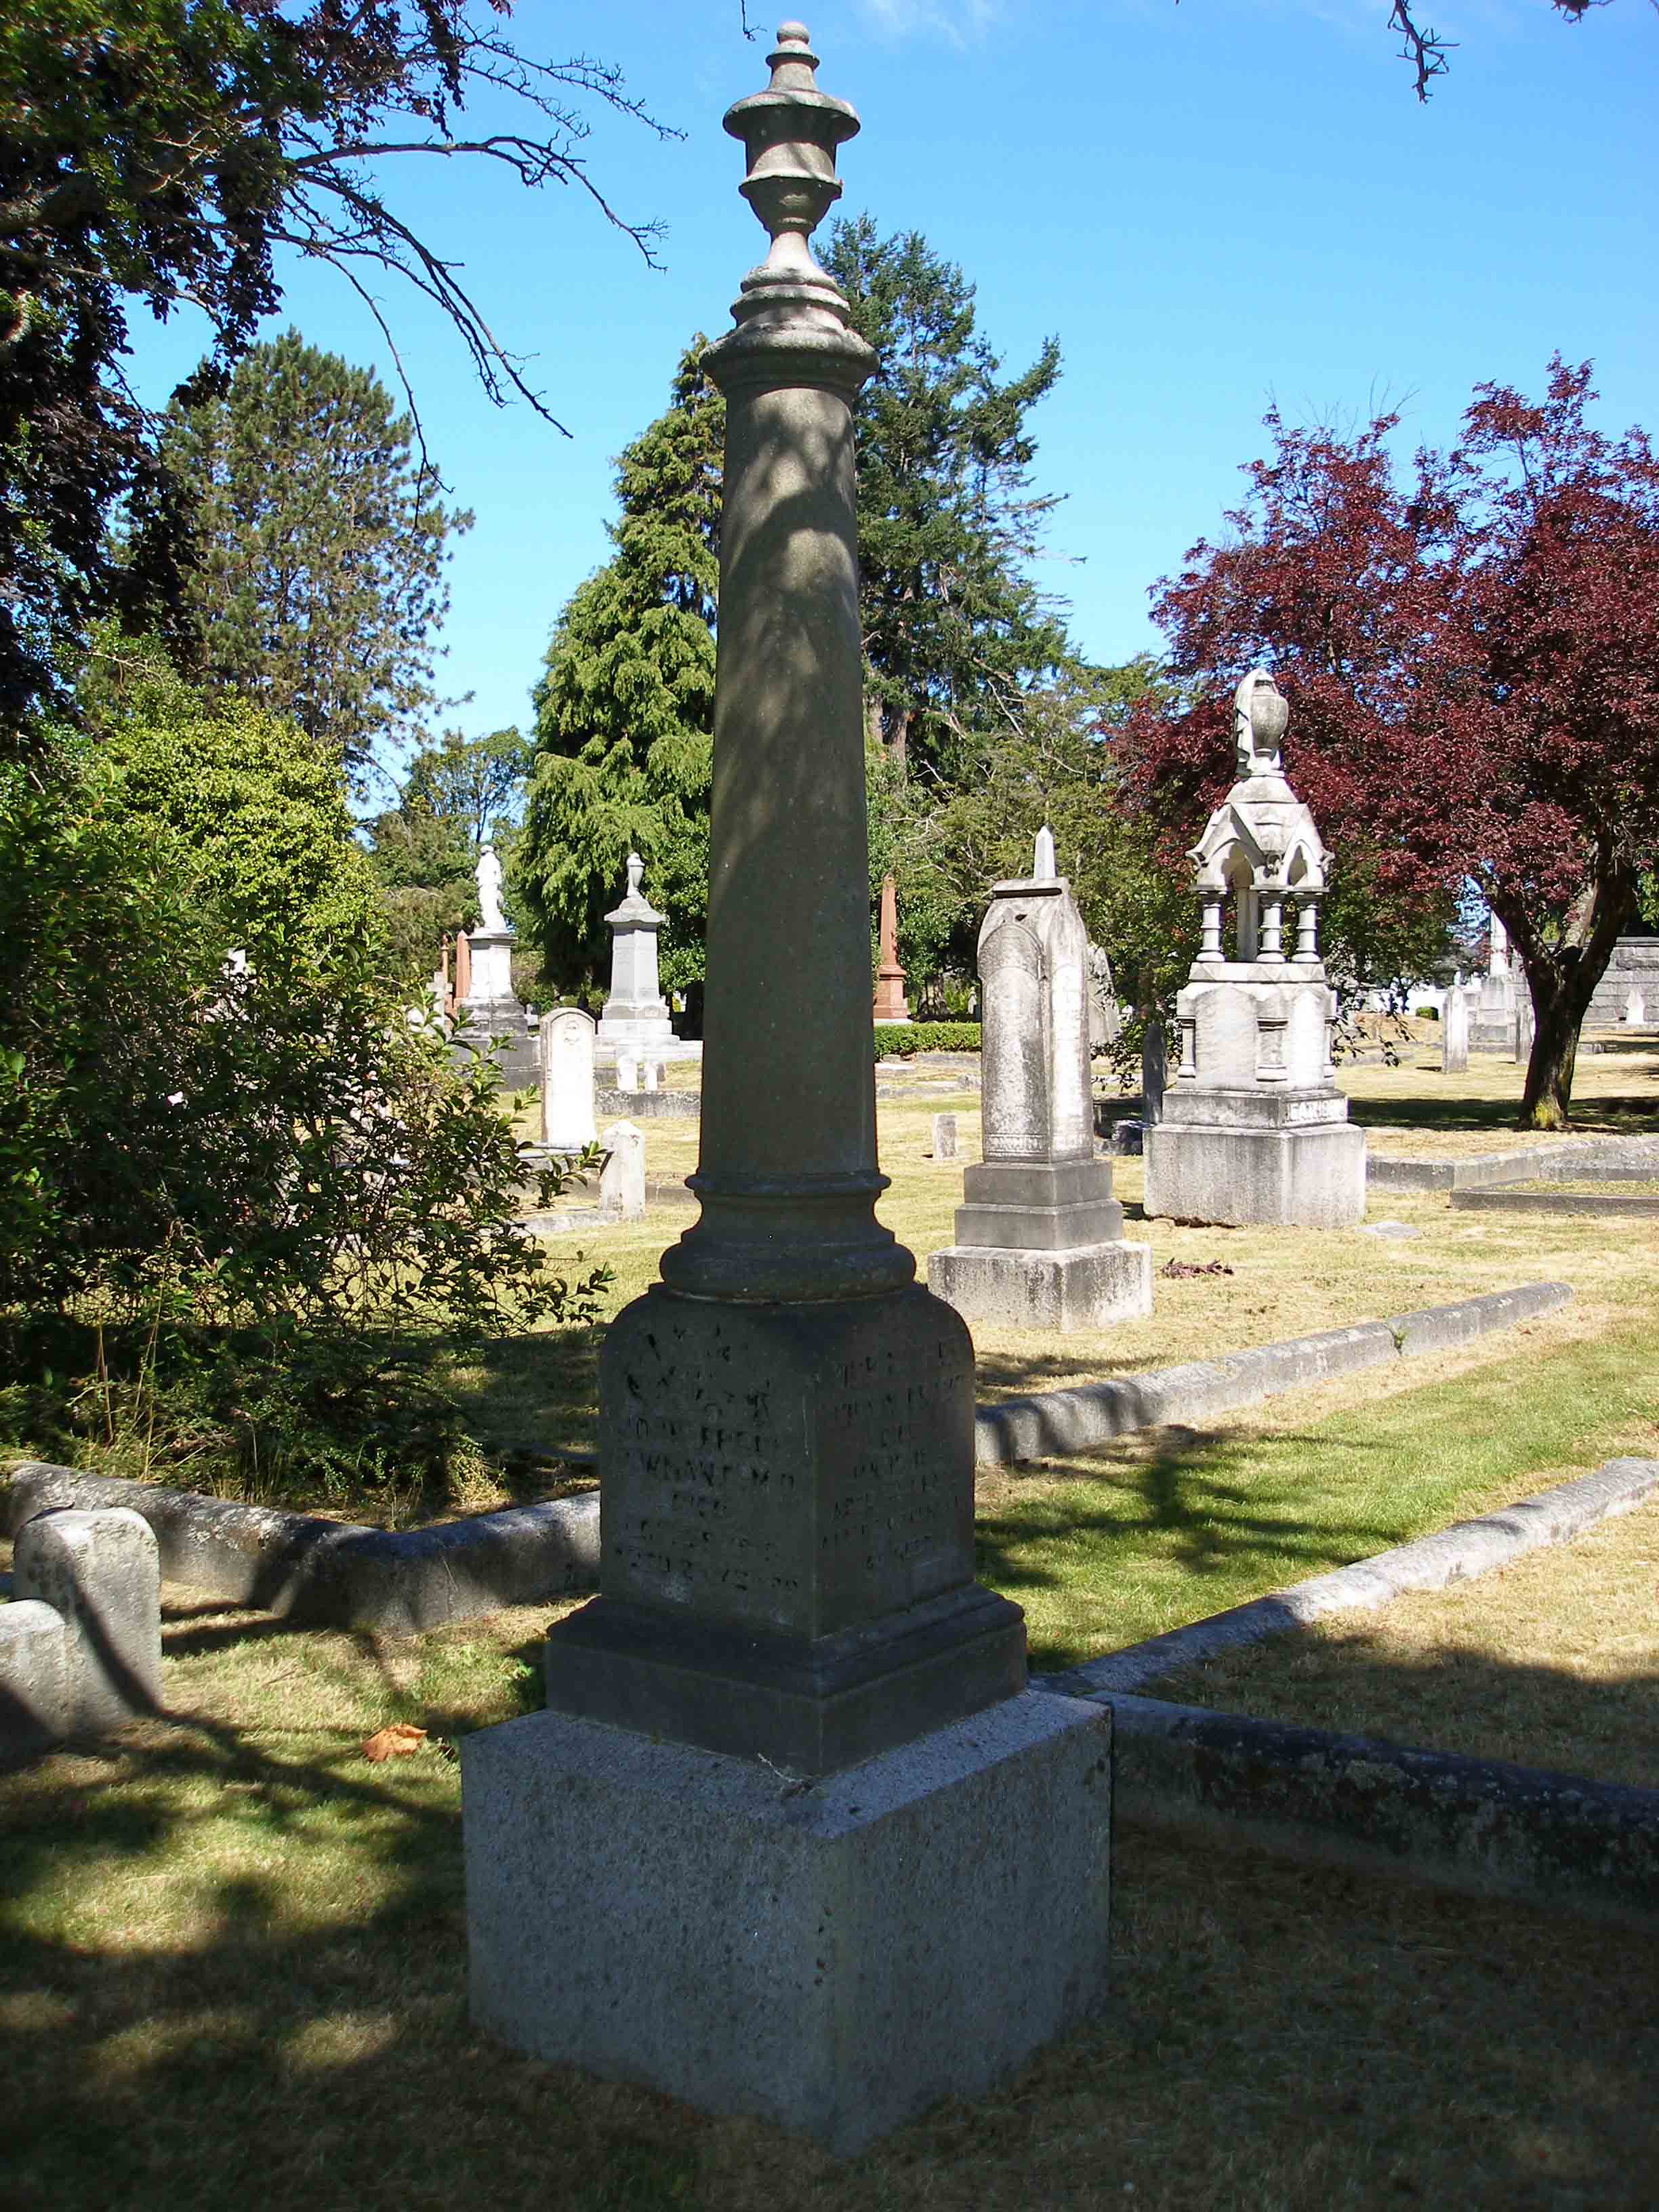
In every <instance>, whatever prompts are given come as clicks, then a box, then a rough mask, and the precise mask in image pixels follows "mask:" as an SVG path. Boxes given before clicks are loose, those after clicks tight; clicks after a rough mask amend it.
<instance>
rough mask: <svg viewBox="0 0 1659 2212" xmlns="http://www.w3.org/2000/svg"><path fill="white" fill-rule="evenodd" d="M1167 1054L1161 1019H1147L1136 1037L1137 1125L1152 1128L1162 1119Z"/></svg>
mask: <svg viewBox="0 0 1659 2212" xmlns="http://www.w3.org/2000/svg"><path fill="white" fill-rule="evenodd" d="M1168 1065H1169V1064H1168V1054H1167V1049H1166V1047H1165V1044H1164V1024H1163V1023H1162V1022H1156V1021H1153V1022H1148V1023H1147V1024H1146V1033H1145V1035H1144V1036H1142V1038H1141V1040H1140V1125H1141V1127H1142V1128H1143V1129H1155V1128H1156V1127H1158V1123H1159V1122H1160V1121H1162V1120H1163V1119H1164V1090H1165V1088H1166V1081H1167V1076H1168Z"/></svg>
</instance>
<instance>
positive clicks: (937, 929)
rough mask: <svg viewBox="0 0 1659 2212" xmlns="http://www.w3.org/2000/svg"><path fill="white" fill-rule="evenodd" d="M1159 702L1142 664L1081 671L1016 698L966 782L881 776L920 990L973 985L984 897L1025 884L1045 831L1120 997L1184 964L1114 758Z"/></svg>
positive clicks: (1172, 884)
mask: <svg viewBox="0 0 1659 2212" xmlns="http://www.w3.org/2000/svg"><path fill="white" fill-rule="evenodd" d="M1160 688H1161V679H1160V678H1159V677H1158V673H1157V671H1156V668H1155V666H1154V664H1153V663H1152V660H1151V659H1150V658H1148V657H1146V656H1142V657H1141V658H1140V659H1137V660H1133V661H1131V662H1129V663H1127V665H1125V666H1123V667H1121V668H1112V669H1098V668H1088V667H1085V666H1083V665H1079V664H1077V663H1073V664H1071V665H1068V666H1067V667H1066V668H1065V669H1063V670H1062V671H1060V674H1059V675H1058V676H1057V677H1056V678H1054V681H1053V682H1051V683H1050V684H1046V685H1043V686H1042V687H1041V688H1038V689H1033V690H1025V691H1022V692H1018V693H1011V694H1009V695H1007V696H1006V709H1007V711H1006V714H1005V715H1004V717H1003V719H1002V720H1001V723H1000V726H998V727H996V728H994V729H990V730H987V731H986V732H983V733H981V734H979V735H978V736H976V738H975V741H974V745H973V750H972V752H971V755H969V756H968V757H967V758H966V760H965V762H964V766H965V768H966V769H967V772H966V773H964V774H963V775H962V777H961V779H960V781H958V782H957V783H955V784H953V785H951V786H943V785H939V784H936V783H934V782H932V781H926V780H923V779H921V778H919V777H915V776H912V777H908V778H906V779H903V780H902V781H901V780H899V779H898V778H896V776H895V775H893V774H892V771H891V764H890V763H884V774H883V775H881V776H880V777H879V779H878V785H877V788H876V789H875V790H874V791H873V792H872V824H873V825H874V826H873V828H872V847H875V846H876V845H878V843H879V844H880V845H881V846H882V847H883V848H884V854H883V860H882V865H883V866H885V867H891V868H893V869H894V871H895V872H896V874H897V875H898V877H899V879H900V882H901V884H902V886H903V896H902V902H901V907H900V956H901V957H902V960H903V961H904V963H905V965H906V967H907V968H908V969H909V971H910V973H911V975H912V976H913V978H914V980H915V982H916V984H917V986H918V987H921V986H923V985H925V984H927V983H929V982H931V981H933V980H934V979H936V978H939V976H941V975H945V974H948V975H955V976H956V977H957V978H959V979H961V981H963V982H964V983H965V982H966V981H968V980H969V979H970V978H971V977H972V976H973V975H974V974H975V949H976V946H977V943H978V937H979V927H980V924H981V921H983V919H984V915H985V899H986V893H987V888H988V886H989V885H990V884H994V883H996V882H998V881H1000V880H1001V879H1003V878H1008V877H1017V876H1024V875H1029V874H1030V869H1031V858H1032V849H1033V847H1034V845H1035V842H1036V833H1037V831H1038V830H1039V829H1042V828H1043V826H1044V825H1045V824H1046V825H1047V826H1048V828H1049V829H1052V830H1053V831H1054V844H1055V851H1056V854H1057V857H1058V860H1059V864H1060V871H1061V872H1062V874H1064V875H1066V877H1067V878H1069V879H1070V881H1071V884H1072V888H1073V892H1074V894H1075V895H1076V897H1077V901H1078V904H1079V908H1081V910H1082V913H1083V915H1084V918H1085V921H1086V922H1087V924H1088V927H1089V931H1090V934H1091V938H1092V939H1094V940H1095V942H1096V943H1097V944H1099V945H1103V946H1104V947H1105V949H1106V950H1107V951H1108V953H1109V956H1110V957H1111V961H1112V965H1113V972H1114V975H1115V979H1116V981H1117V983H1118V987H1119V989H1120V991H1121V992H1122V993H1123V994H1125V995H1126V996H1128V997H1130V998H1132V999H1133V998H1135V997H1138V996H1139V995H1141V994H1148V993H1150V994H1153V995H1156V994H1158V992H1159V991H1160V990H1161V987H1162V979H1163V976H1164V971H1165V969H1167V968H1169V967H1170V965H1171V963H1173V962H1174V961H1175V960H1176V959H1179V958H1181V957H1182V951H1181V948H1182V942H1183V936H1182V928H1181V926H1180V925H1181V921H1182V919H1183V917H1182V915H1181V913H1180V899H1179V894H1178V890H1177V889H1176V885H1177V884H1178V878H1173V877H1171V876H1170V873H1169V872H1168V871H1167V870H1164V869H1163V868H1162V867H1160V866H1158V864H1157V861H1156V858H1155V856H1154V854H1153V853H1152V847H1151V840H1150V838H1149V836H1148V834H1147V832H1146V829H1145V828H1144V826H1143V825H1142V824H1141V823H1139V821H1138V820H1137V819H1136V818H1135V817H1133V815H1131V814H1130V813H1129V812H1127V811H1126V810H1125V809H1124V807H1123V806H1122V805H1121V800H1120V794H1119V791H1118V769H1117V763H1116V757H1115V750H1114V748H1113V744H1112V738H1113V737H1114V735H1115V731H1116V729H1117V727H1118V726H1119V724H1120V723H1121V720H1122V717H1123V715H1124V714H1125V713H1126V712H1127V708H1128V707H1129V706H1130V705H1131V704H1132V703H1133V701H1135V700H1136V699H1138V698H1140V697H1143V696H1146V694H1147V693H1148V692H1151V691H1155V690H1158V689H1160ZM1191 957H1192V956H1191V952H1190V951H1188V952H1186V954H1185V959H1187V960H1190V958H1191ZM1143 970H1145V973H1144V974H1143V973H1142V971H1143Z"/></svg>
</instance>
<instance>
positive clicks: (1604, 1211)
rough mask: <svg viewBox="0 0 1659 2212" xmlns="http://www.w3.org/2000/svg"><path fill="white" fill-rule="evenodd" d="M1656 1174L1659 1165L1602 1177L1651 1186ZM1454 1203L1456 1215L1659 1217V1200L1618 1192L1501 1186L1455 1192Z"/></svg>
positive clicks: (1612, 1170)
mask: <svg viewBox="0 0 1659 2212" xmlns="http://www.w3.org/2000/svg"><path fill="white" fill-rule="evenodd" d="M1656 1170H1659V1163H1656V1165H1655V1167H1652V1168H1645V1169H1644V1168H1604V1169H1603V1170H1601V1175H1602V1176H1603V1178H1604V1179H1605V1180H1606V1181H1607V1182H1651V1181H1652V1180H1653V1177H1654V1175H1655V1172H1656ZM1451 1202H1452V1208H1453V1211H1454V1212H1463V1213H1545V1214H1548V1215H1550V1216H1552V1217H1553V1218H1559V1217H1560V1216H1561V1215H1562V1214H1567V1213H1577V1214H1584V1215H1587V1216H1589V1218H1591V1219H1595V1218H1597V1217H1603V1216H1604V1217H1607V1218H1612V1217H1615V1216H1617V1217H1620V1218H1623V1219H1626V1220H1628V1219H1630V1218H1632V1216H1638V1217H1639V1216H1642V1215H1649V1216H1653V1215H1659V1196H1655V1195H1653V1194H1644V1193H1642V1192H1639V1191H1627V1192H1626V1193H1625V1194H1623V1195H1622V1196H1621V1195H1620V1193H1619V1192H1618V1191H1616V1190H1603V1191H1589V1190H1563V1191H1547V1190H1511V1189H1510V1188H1507V1187H1506V1186H1504V1185H1503V1184H1499V1185H1498V1188H1495V1189H1492V1190H1455V1191H1453V1193H1452V1194H1451Z"/></svg>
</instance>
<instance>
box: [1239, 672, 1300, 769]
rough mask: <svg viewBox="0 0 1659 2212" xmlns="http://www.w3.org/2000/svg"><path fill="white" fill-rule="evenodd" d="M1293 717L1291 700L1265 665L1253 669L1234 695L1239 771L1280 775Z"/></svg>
mask: <svg viewBox="0 0 1659 2212" xmlns="http://www.w3.org/2000/svg"><path fill="white" fill-rule="evenodd" d="M1290 719H1291V709H1290V702H1288V700H1286V698H1285V695H1284V693H1283V692H1282V691H1280V690H1279V687H1278V685H1277V684H1275V683H1274V682H1273V678H1272V677H1271V676H1269V675H1268V673H1267V670H1266V669H1265V668H1253V669H1252V670H1251V671H1250V672H1249V675H1248V676H1247V677H1245V678H1244V679H1243V682H1242V683H1241V684H1240V685H1239V687H1238V689H1237V691H1235V692H1234V694H1233V743H1234V746H1235V748H1236V750H1237V757H1238V774H1239V775H1240V777H1241V778H1242V777H1244V776H1247V775H1282V774H1283V773H1284V765H1283V763H1282V762H1281V761H1280V759H1279V744H1280V741H1281V740H1282V738H1284V735H1285V729H1286V727H1287V726H1288V725H1289V722H1290Z"/></svg>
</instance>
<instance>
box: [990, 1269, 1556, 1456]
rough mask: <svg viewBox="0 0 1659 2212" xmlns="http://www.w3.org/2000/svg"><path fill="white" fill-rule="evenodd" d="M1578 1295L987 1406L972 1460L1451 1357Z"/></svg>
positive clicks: (1493, 1294)
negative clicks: (1398, 1364) (1405, 1362)
mask: <svg viewBox="0 0 1659 2212" xmlns="http://www.w3.org/2000/svg"><path fill="white" fill-rule="evenodd" d="M1571 1297H1572V1289H1571V1285H1569V1284H1566V1283H1522V1284H1520V1285H1517V1287H1516V1289H1514V1290H1512V1291H1484V1292H1482V1293H1481V1295H1480V1297H1472V1298H1459V1299H1457V1300H1455V1302H1454V1303H1453V1304H1449V1305H1443V1306H1425V1307H1424V1308H1423V1309H1422V1310H1420V1311H1419V1312H1417V1313H1407V1314H1395V1316H1392V1317H1391V1318H1390V1319H1389V1320H1387V1321H1364V1322H1355V1323H1354V1324H1353V1326H1352V1328H1328V1329H1322V1330H1321V1331H1320V1332H1319V1333H1318V1334H1316V1335H1313V1336H1294V1337H1291V1338H1289V1339H1288V1340H1286V1341H1285V1342H1284V1343H1282V1344H1264V1345H1260V1346H1256V1348H1255V1350H1253V1351H1250V1352H1231V1353H1230V1354H1228V1355H1227V1356H1226V1357H1225V1358H1220V1359H1200V1360H1193V1361H1189V1362H1188V1363H1187V1364H1184V1365H1182V1366H1179V1367H1162V1368H1154V1369H1152V1370H1149V1371H1147V1372H1146V1373H1144V1374H1139V1375H1124V1376H1118V1377H1116V1378H1115V1380H1113V1381H1111V1382H1108V1383H1080V1384H1079V1386H1078V1387H1077V1388H1076V1389H1071V1390H1044V1391H1041V1392H1036V1393H1033V1394H1032V1395H1030V1396H1029V1397H1024V1398H1005V1399H1003V1400H1002V1401H1001V1402H1000V1404H997V1405H994V1406H981V1407H980V1409H979V1413H978V1416H977V1419H976V1420H975V1459H976V1461H977V1462H978V1464H979V1465H980V1466H981V1467H1006V1466H1010V1465H1012V1464H1013V1463H1014V1462H1018V1461H1020V1460H1032V1459H1053V1458H1058V1457H1063V1456H1064V1455H1066V1454H1067V1453H1069V1452H1078V1451H1088V1450H1090V1449H1092V1448H1093V1447H1094V1446H1095V1445H1097V1444H1103V1443H1109V1442H1110V1440H1111V1439H1112V1438H1113V1437H1121V1436H1127V1435H1129V1434H1130V1433H1131V1432H1132V1431H1134V1430H1136V1429H1153V1428H1158V1427H1161V1426H1162V1425H1164V1423H1165V1422H1169V1421H1188V1422H1190V1421H1195V1420H1206V1419H1210V1418H1211V1417H1212V1415H1214V1414H1216V1413H1231V1412H1232V1411H1233V1410H1234V1409H1235V1408H1237V1407H1241V1406H1254V1405H1256V1404H1258V1403H1260V1401H1261V1400H1262V1399H1264V1398H1273V1397H1277V1396H1278V1395H1279V1393H1280V1392H1281V1391H1285V1390H1297V1389H1303V1388H1304V1386H1306V1385H1307V1384H1309V1383H1326V1382H1329V1381H1330V1380H1331V1379H1332V1377H1333V1376H1338V1375H1352V1374H1357V1373H1358V1372H1359V1371H1360V1370H1362V1369H1364V1368H1367V1367H1383V1366H1387V1365H1388V1364H1389V1362H1390V1361H1391V1360H1395V1359H1408V1358H1415V1357H1416V1356H1418V1355H1419V1354H1420V1353H1423V1352H1446V1351H1449V1350H1451V1349H1453V1348H1454V1347H1455V1346H1458V1345H1462V1344H1468V1343H1472V1342H1473V1341H1474V1339H1475V1338H1476V1337H1480V1336H1486V1335H1487V1334H1490V1333H1491V1332H1492V1330H1493V1329H1498V1328H1513V1327H1514V1325H1515V1324H1516V1322H1522V1321H1529V1320H1531V1319H1532V1318H1533V1317H1534V1316H1536V1315H1539V1314H1546V1313H1553V1312H1554V1311H1555V1310H1556V1309H1557V1307H1559V1306H1564V1305H1565V1304H1567V1303H1568V1302H1569V1300H1570V1299H1571Z"/></svg>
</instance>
